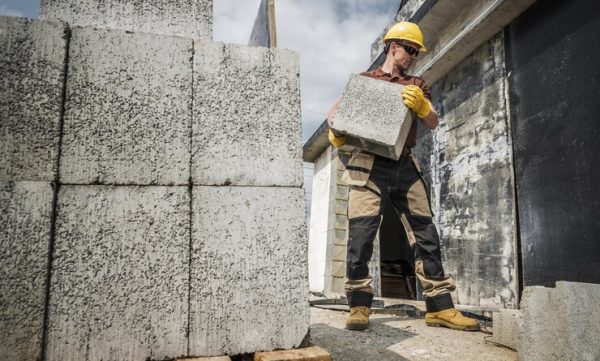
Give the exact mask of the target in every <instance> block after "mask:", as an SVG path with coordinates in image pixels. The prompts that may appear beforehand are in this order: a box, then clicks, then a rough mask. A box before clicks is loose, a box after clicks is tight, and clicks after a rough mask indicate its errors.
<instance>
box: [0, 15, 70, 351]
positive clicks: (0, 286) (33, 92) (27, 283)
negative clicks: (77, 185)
mask: <svg viewBox="0 0 600 361" xmlns="http://www.w3.org/2000/svg"><path fill="white" fill-rule="evenodd" d="M65 34H66V27H65V25H63V24H61V23H58V22H46V21H31V20H26V19H19V18H12V17H0V48H2V51H1V52H0V74H2V80H0V93H1V94H2V96H1V97H0V264H1V265H2V266H1V267H0V360H35V359H38V358H39V357H40V356H41V354H42V337H43V326H44V312H45V311H44V310H45V302H46V283H47V271H48V251H49V247H50V244H51V237H52V232H51V228H52V217H53V199H54V193H53V187H52V182H54V181H55V180H56V175H57V166H58V154H59V139H60V119H61V112H62V93H63V88H64V75H65V73H64V72H65V56H66V48H67V39H66V38H65Z"/></svg>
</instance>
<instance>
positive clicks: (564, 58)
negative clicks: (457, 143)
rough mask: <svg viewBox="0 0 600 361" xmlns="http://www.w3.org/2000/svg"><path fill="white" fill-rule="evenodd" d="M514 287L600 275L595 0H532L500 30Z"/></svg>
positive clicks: (598, 18)
mask: <svg viewBox="0 0 600 361" xmlns="http://www.w3.org/2000/svg"><path fill="white" fill-rule="evenodd" d="M506 35H507V40H508V41H507V43H506V44H507V45H506V50H507V67H508V70H509V74H510V76H509V84H510V106H511V116H512V123H513V129H512V132H513V142H514V158H515V176H516V182H517V197H518V212H519V222H520V239H521V252H522V276H523V285H524V286H530V285H545V286H553V285H554V282H555V281H558V280H566V281H578V282H591V283H600V139H599V137H600V132H599V130H600V2H598V1H589V0H575V1H564V0H544V1H538V2H536V3H535V4H534V5H533V6H532V7H531V8H529V9H528V10H527V11H526V12H524V13H523V14H521V16H520V17H519V18H517V19H516V20H515V21H514V22H513V23H512V24H511V25H510V26H509V27H508V28H507V30H506Z"/></svg>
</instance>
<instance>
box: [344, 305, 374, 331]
mask: <svg viewBox="0 0 600 361" xmlns="http://www.w3.org/2000/svg"><path fill="white" fill-rule="evenodd" d="M369 313H371V310H369V307H362V306H359V307H352V308H351V309H350V315H349V316H348V318H347V319H346V328H347V329H349V330H364V329H366V328H367V327H369Z"/></svg>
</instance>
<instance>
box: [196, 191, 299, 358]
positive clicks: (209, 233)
mask: <svg viewBox="0 0 600 361" xmlns="http://www.w3.org/2000/svg"><path fill="white" fill-rule="evenodd" d="M192 209H193V216H192V264H191V267H192V270H191V273H192V277H191V287H192V288H191V297H190V299H191V304H190V356H219V355H237V354H241V353H249V352H255V351H270V350H275V349H289V348H294V347H298V346H299V345H300V343H301V341H302V339H303V338H304V336H305V335H306V333H307V331H308V322H309V315H308V312H309V311H308V279H307V240H306V219H305V215H304V212H305V210H304V191H303V190H302V189H301V188H285V187H274V188H268V187H195V188H194V190H193V206H192Z"/></svg>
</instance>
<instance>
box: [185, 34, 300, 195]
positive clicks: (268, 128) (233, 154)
mask: <svg viewBox="0 0 600 361" xmlns="http://www.w3.org/2000/svg"><path fill="white" fill-rule="evenodd" d="M195 54H196V56H195V57H194V119H193V140H192V148H193V155H192V159H193V160H192V177H193V180H194V183H195V184H200V185H267V186H273V185H276V186H301V185H302V180H303V172H302V146H301V138H302V131H301V119H300V82H299V62H298V55H297V54H295V53H293V52H291V51H289V50H285V49H268V48H261V47H247V46H241V45H233V44H232V45H229V44H227V45H226V44H223V43H217V42H196V44H195Z"/></svg>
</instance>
